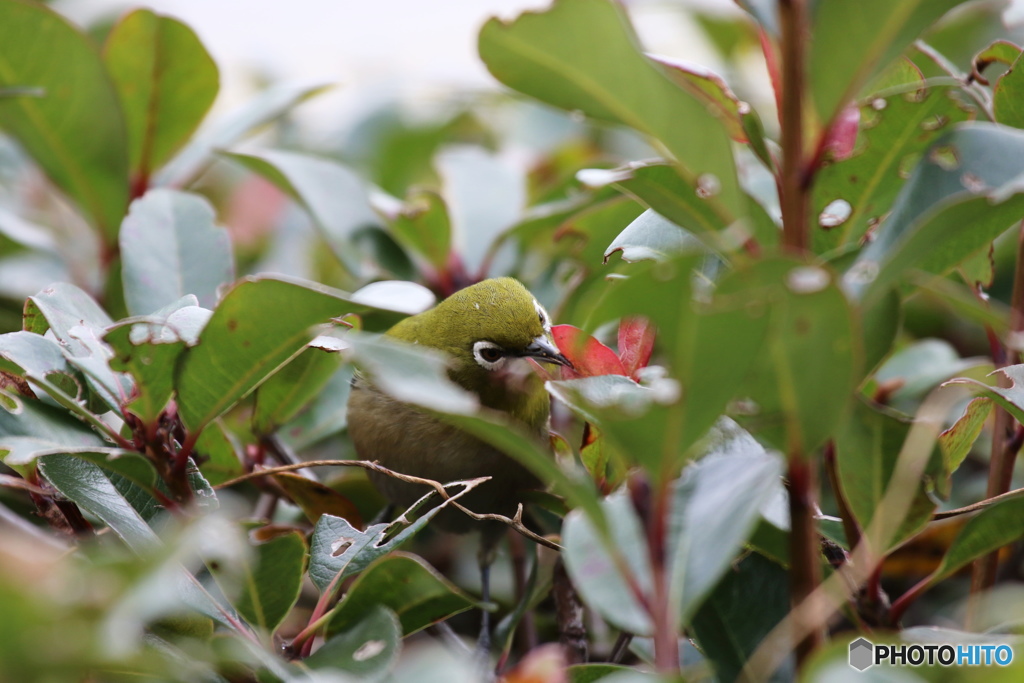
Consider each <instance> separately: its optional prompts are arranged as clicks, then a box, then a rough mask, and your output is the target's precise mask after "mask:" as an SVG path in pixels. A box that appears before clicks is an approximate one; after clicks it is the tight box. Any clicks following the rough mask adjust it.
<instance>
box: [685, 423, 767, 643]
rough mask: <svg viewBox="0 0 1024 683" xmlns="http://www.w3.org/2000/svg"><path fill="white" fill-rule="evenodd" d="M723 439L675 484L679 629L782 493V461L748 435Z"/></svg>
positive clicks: (702, 600) (686, 622) (741, 433)
mask: <svg viewBox="0 0 1024 683" xmlns="http://www.w3.org/2000/svg"><path fill="white" fill-rule="evenodd" d="M736 429H737V431H738V432H740V435H741V436H739V437H733V438H729V439H727V440H726V442H725V443H723V444H721V445H719V446H718V447H716V448H715V451H714V452H713V453H711V454H709V455H707V456H705V457H704V458H702V459H701V460H700V461H698V462H696V463H694V464H692V465H690V466H689V467H688V468H687V469H686V470H684V472H683V476H682V477H681V478H680V479H679V480H678V482H676V485H675V492H674V493H673V498H672V516H671V519H670V521H669V531H668V538H669V544H668V545H669V548H668V557H669V558H671V559H670V564H669V572H670V574H669V575H670V577H671V578H670V582H671V583H670V589H669V590H670V592H671V593H670V594H671V596H672V597H671V600H672V602H673V604H674V605H678V607H677V609H678V610H679V611H678V614H679V619H680V622H681V624H682V625H686V624H688V623H689V622H690V619H691V617H692V616H693V615H694V614H695V613H696V612H697V609H698V607H700V605H701V604H702V603H703V602H704V599H705V597H706V596H707V595H708V593H709V592H710V591H711V589H712V588H714V586H715V584H716V583H718V580H719V579H720V578H721V577H722V575H723V574H724V573H725V572H726V570H727V569H728V568H729V566H730V565H731V563H732V562H733V560H734V559H735V558H736V555H737V554H738V553H739V551H740V549H741V548H742V547H743V544H744V543H745V542H746V541H747V539H748V537H749V536H750V535H751V533H752V532H753V531H754V527H755V526H756V525H757V522H758V520H759V519H760V517H761V508H762V507H763V506H764V505H765V504H766V503H767V502H768V501H769V500H770V499H771V498H772V497H774V496H778V495H779V494H780V493H781V489H782V463H781V459H780V458H779V457H778V456H776V455H770V454H768V453H766V452H765V450H764V448H763V447H762V446H761V445H760V444H759V443H757V441H756V440H754V438H753V437H751V436H750V435H749V434H746V433H745V432H742V430H739V429H738V428H736Z"/></svg>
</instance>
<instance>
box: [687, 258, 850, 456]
mask: <svg viewBox="0 0 1024 683" xmlns="http://www.w3.org/2000/svg"><path fill="white" fill-rule="evenodd" d="M735 278H736V282H737V283H743V284H742V285H741V286H743V287H745V288H746V290H747V291H749V292H757V293H758V294H757V295H756V296H757V298H756V299H750V298H748V299H746V300H745V301H746V304H747V306H750V305H754V304H753V302H754V301H756V302H758V303H757V304H756V305H758V306H764V307H765V310H764V313H765V315H766V316H767V317H768V318H769V322H768V332H767V342H766V343H765V344H764V345H763V346H762V350H761V353H760V356H759V358H758V360H757V363H758V364H757V366H756V368H755V372H754V374H753V376H752V377H751V379H750V381H749V383H748V384H747V388H748V390H749V393H748V395H749V397H750V398H751V399H753V401H754V403H755V404H756V406H755V407H754V408H753V409H752V410H751V411H749V412H750V417H749V418H748V420H749V422H750V424H752V425H756V426H757V427H758V429H757V433H758V435H759V436H763V437H764V438H766V439H768V440H769V441H771V442H772V443H774V444H775V445H777V446H778V447H779V448H783V449H784V450H785V452H786V453H788V454H800V455H802V456H804V457H809V456H810V455H811V454H812V453H813V452H814V449H816V448H817V447H818V446H820V445H821V444H822V442H824V441H825V439H827V438H829V437H830V436H832V434H833V432H834V430H835V428H836V427H837V426H838V425H839V423H840V422H841V421H842V419H843V416H844V415H845V414H846V412H847V407H848V406H849V403H850V399H851V396H852V394H853V390H854V388H855V386H856V384H857V378H858V377H859V375H858V366H859V365H860V348H859V347H860V334H859V330H857V329H856V327H855V324H854V319H853V312H852V309H851V307H850V304H849V302H848V301H847V299H846V297H845V296H844V295H843V292H842V291H841V290H840V289H839V287H838V286H837V284H836V281H835V278H834V275H833V273H832V272H831V271H829V270H827V269H825V268H824V267H821V266H817V265H807V264H803V263H801V262H800V261H796V260H792V259H788V258H776V259H767V260H763V261H761V262H760V263H757V264H755V265H754V266H752V267H751V268H749V269H747V270H740V271H737V272H736V275H735ZM726 283H727V280H723V282H722V284H721V285H720V286H719V288H718V292H717V294H718V296H721V297H723V298H725V297H728V296H729V295H730V294H732V293H734V292H735V291H737V290H735V289H733V288H731V287H730V288H729V289H726ZM740 291H742V290H740ZM719 338H722V337H719ZM703 358H707V356H704V357H703Z"/></svg>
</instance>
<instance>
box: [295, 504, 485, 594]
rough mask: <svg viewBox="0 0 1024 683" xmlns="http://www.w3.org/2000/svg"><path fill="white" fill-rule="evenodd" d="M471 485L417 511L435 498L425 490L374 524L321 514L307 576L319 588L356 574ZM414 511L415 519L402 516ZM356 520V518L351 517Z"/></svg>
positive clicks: (421, 526)
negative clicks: (390, 517) (406, 507)
mask: <svg viewBox="0 0 1024 683" xmlns="http://www.w3.org/2000/svg"><path fill="white" fill-rule="evenodd" d="M469 490H471V489H468V488H466V487H465V486H460V490H458V491H457V492H456V493H454V494H453V495H451V496H450V497H449V499H448V500H447V501H444V502H441V503H439V504H437V505H434V506H433V507H432V508H430V509H429V510H427V511H425V512H423V513H422V514H420V513H419V511H420V509H421V508H422V507H423V506H424V504H425V503H427V502H436V501H437V498H436V496H437V494H436V493H432V494H427V495H425V496H424V497H423V498H420V500H418V501H417V502H416V503H414V504H413V505H412V507H410V508H409V510H407V511H405V512H404V513H403V515H402V516H401V517H399V518H398V519H396V520H395V521H394V522H392V523H390V524H374V525H373V526H370V527H368V528H367V529H366V530H364V531H359V530H358V529H356V528H355V527H354V526H352V524H351V523H349V521H348V520H347V519H343V518H341V517H335V516H333V515H329V514H326V515H322V516H321V517H320V519H319V520H318V521H317V523H316V527H315V528H314V529H313V538H312V542H311V543H310V551H309V557H310V560H309V579H310V580H311V581H312V582H313V585H315V586H316V587H317V589H318V590H320V592H321V593H322V592H324V591H326V590H327V589H328V587H329V586H330V585H331V584H332V583H335V584H338V583H340V582H341V581H342V580H343V579H345V578H346V577H349V576H352V575H353V574H358V573H359V572H361V571H362V570H363V569H365V568H366V567H367V566H368V565H369V564H371V563H372V562H374V561H375V560H377V559H378V558H380V557H382V556H384V555H386V554H387V553H389V552H391V551H392V550H395V549H396V548H398V547H399V546H400V545H401V544H403V543H405V542H406V541H407V540H409V539H410V538H412V537H413V536H414V535H416V534H417V533H419V531H420V530H421V529H423V527H425V526H426V525H427V522H429V521H430V520H431V519H433V518H434V515H436V514H437V513H439V512H440V511H441V510H443V509H444V508H446V507H447V506H448V505H449V503H450V501H452V500H458V499H459V498H461V497H462V496H463V495H464V494H465V493H466V492H467V491H469ZM410 513H417V514H418V516H417V517H416V519H415V521H413V522H412V523H409V522H407V521H405V520H406V516H408V515H410ZM355 521H356V522H357V523H358V522H359V520H355Z"/></svg>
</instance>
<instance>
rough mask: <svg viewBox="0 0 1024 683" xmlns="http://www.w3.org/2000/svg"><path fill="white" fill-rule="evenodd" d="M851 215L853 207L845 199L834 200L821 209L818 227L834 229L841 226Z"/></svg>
mask: <svg viewBox="0 0 1024 683" xmlns="http://www.w3.org/2000/svg"><path fill="white" fill-rule="evenodd" d="M851 213H853V207H852V206H850V202H848V201H846V200H845V199H835V200H833V201H831V202H829V204H828V206H826V207H825V208H824V209H822V212H821V214H820V215H819V216H818V225H820V226H821V227H823V228H826V229H828V228H834V227H837V226H839V225H842V224H843V223H845V222H846V221H847V219H848V218H849V217H850V214H851Z"/></svg>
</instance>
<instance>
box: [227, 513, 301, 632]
mask: <svg viewBox="0 0 1024 683" xmlns="http://www.w3.org/2000/svg"><path fill="white" fill-rule="evenodd" d="M305 570H306V541H305V540H304V539H303V537H302V534H300V533H299V532H298V531H293V532H291V533H287V534H284V535H281V536H277V537H276V538H273V539H272V540H269V541H267V542H266V543H259V544H257V545H256V547H255V557H254V558H253V560H252V562H251V563H250V564H249V565H248V566H246V567H245V569H244V574H243V584H242V592H241V594H240V595H239V596H238V598H237V599H236V600H235V601H234V605H235V609H237V610H238V613H239V614H241V615H242V616H243V617H244V618H245V620H246V621H247V622H249V624H250V625H252V626H255V627H256V628H258V629H261V630H262V631H264V632H265V633H267V634H273V633H274V631H276V630H277V627H278V626H279V625H280V624H281V622H282V621H283V620H284V618H285V617H286V616H288V612H290V611H291V609H292V607H293V606H294V605H295V602H296V601H297V600H298V599H299V592H300V590H301V589H302V577H303V574H304V573H305Z"/></svg>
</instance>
